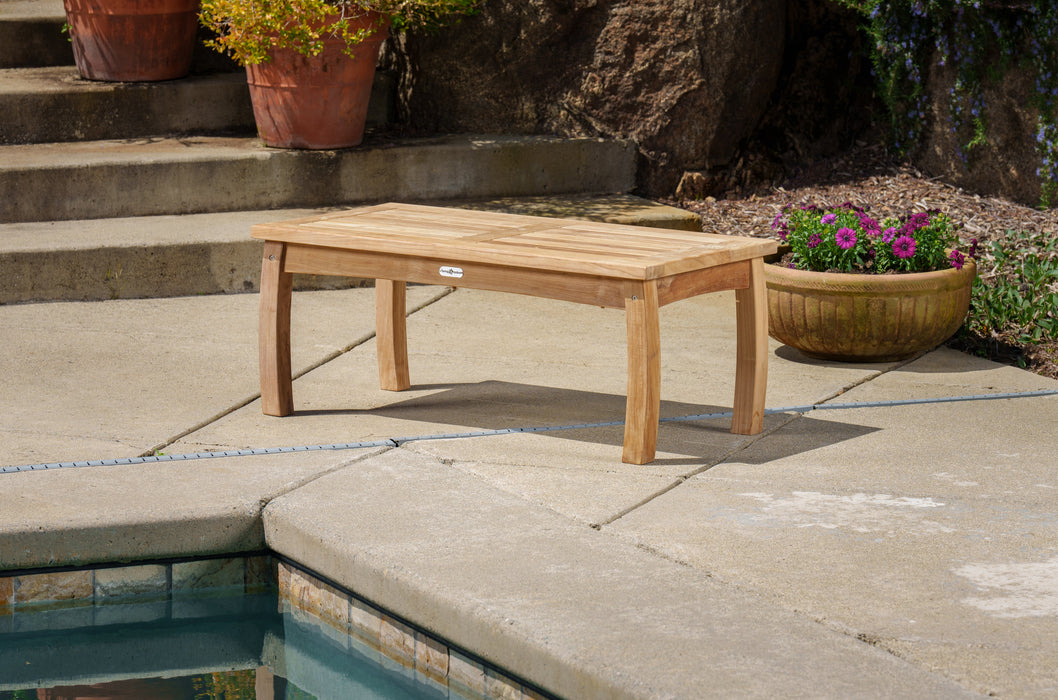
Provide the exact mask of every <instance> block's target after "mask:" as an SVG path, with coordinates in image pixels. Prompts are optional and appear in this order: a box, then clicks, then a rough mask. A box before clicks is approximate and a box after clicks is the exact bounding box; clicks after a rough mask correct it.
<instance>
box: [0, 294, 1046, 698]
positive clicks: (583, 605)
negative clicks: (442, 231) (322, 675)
mask: <svg viewBox="0 0 1058 700" xmlns="http://www.w3.org/2000/svg"><path fill="white" fill-rule="evenodd" d="M372 294H373V292H372V290H371V289H362V288H361V289H348V290H341V291H314V292H295V298H294V311H293V357H294V361H293V364H294V367H295V373H296V374H300V376H299V378H297V379H296V380H295V383H294V392H295V396H294V400H295V407H296V413H295V415H294V416H291V417H288V418H270V417H266V416H263V415H262V414H261V411H260V406H259V403H258V401H257V333H256V321H257V296H256V295H255V294H235V295H217V296H201V297H184V298H172V299H145V300H118V301H107V302H58V303H39V304H20V305H10V306H0V337H2V338H3V339H4V344H5V352H4V353H3V354H2V355H0V396H2V397H3V398H2V400H0V574H11V573H14V572H17V571H19V570H26V569H40V568H47V567H52V566H60V565H64V566H65V565H84V566H90V565H92V564H96V563H100V562H118V561H142V560H150V559H157V558H165V557H182V556H194V555H206V554H215V553H221V552H232V553H235V552H252V551H258V550H261V549H263V548H268V549H271V550H273V551H276V552H279V553H281V554H283V555H284V556H286V557H289V558H290V559H292V560H294V561H296V562H298V563H300V564H302V565H304V566H305V567H306V568H308V569H311V570H313V571H316V572H318V573H320V574H322V575H323V576H325V577H327V578H329V579H331V580H334V581H336V582H338V583H340V584H342V585H343V586H345V587H347V588H349V589H351V590H353V591H355V592H357V593H359V594H360V595H363V596H364V597H366V598H368V599H370V600H372V601H374V602H375V603H377V604H379V605H380V606H382V607H384V608H387V609H389V610H391V611H393V612H394V613H396V614H397V615H400V616H402V617H404V618H407V619H409V620H411V621H413V622H415V623H416V624H417V625H419V626H421V627H422V628H424V629H426V630H428V631H430V632H432V633H433V634H435V635H437V636H439V637H441V638H442V639H444V640H448V641H449V642H451V643H453V644H456V645H459V646H461V647H463V648H465V649H468V650H470V651H472V652H474V653H475V654H478V655H480V656H482V657H484V658H486V659H488V660H489V661H491V662H493V663H495V664H496V665H498V666H500V667H502V668H504V669H507V670H508V671H510V672H511V673H513V674H516V675H518V676H520V677H522V678H525V679H527V680H529V681H532V682H533V683H535V684H537V685H539V686H540V687H542V688H544V689H546V690H548V691H549V692H551V693H554V694H556V695H559V696H564V697H570V698H590V697H628V698H653V697H672V698H677V697H679V698H690V697H775V696H783V697H796V696H811V697H827V698H847V697H872V698H873V697H931V698H932V697H937V698H939V697H975V696H985V695H989V694H995V695H998V696H999V697H1004V698H1037V697H1038V698H1042V697H1054V696H1055V695H1056V694H1058V664H1056V663H1055V659H1056V658H1058V625H1056V624H1055V623H1056V617H1058V520H1056V516H1055V513H1056V512H1058V470H1056V467H1058V456H1056V454H1058V453H1056V451H1055V437H1054V436H1055V432H1056V428H1058V396H1055V395H1044V396H1040V395H1037V396H1020V397H1017V398H1004V399H996V400H982V399H977V400H968V401H957V402H953V401H945V399H949V398H953V397H967V396H977V395H983V394H1008V393H1020V392H1037V391H1055V390H1058V382H1054V381H1052V380H1048V379H1045V378H1042V377H1039V376H1036V375H1033V374H1030V373H1027V372H1024V371H1021V370H1018V369H1015V368H1011V367H1004V366H1000V365H996V364H993V363H990V362H987V361H984V360H980V359H976V358H973V357H970V356H967V355H963V354H960V353H957V352H954V351H951V350H947V349H944V348H941V349H938V350H935V351H933V352H930V353H928V354H926V355H924V356H922V357H920V358H917V359H915V360H913V361H909V362H905V363H889V364H882V365H842V364H829V363H824V362H818V361H814V360H808V359H806V358H804V357H803V356H801V355H799V354H798V353H796V352H795V351H792V350H790V349H789V348H786V347H782V346H778V345H775V344H773V346H772V354H771V356H770V374H769V392H768V406H769V407H774V408H788V409H789V410H785V411H781V412H776V413H772V414H769V415H768V416H767V417H766V420H765V430H764V433H763V434H761V435H759V436H754V437H746V436H738V435H732V434H731V433H729V432H728V423H729V419H728V418H726V417H724V416H722V415H721V416H716V417H707V418H703V419H697V420H674V421H666V422H664V423H663V424H662V426H661V431H660V438H659V446H658V459H657V460H656V461H655V462H654V463H653V464H650V465H646V466H632V465H626V464H622V463H621V462H620V455H621V447H620V445H621V438H622V428H621V426H620V425H612V424H611V425H601V426H598V425H593V424H600V423H613V422H619V421H621V420H622V419H623V416H624V390H625V387H624V381H625V366H624V365H625V357H624V332H625V329H624V318H623V315H622V314H620V313H617V312H612V311H604V310H601V309H594V308H589V307H583V306H577V305H572V304H565V303H561V302H553V301H545V300H537V299H533V298H528V297H516V296H508V295H501V294H489V293H482V292H474V291H467V290H459V291H454V292H453V291H451V290H448V289H443V288H434V287H414V288H411V289H410V290H409V311H410V317H409V320H408V334H409V346H410V356H411V370H412V382H413V384H414V386H413V388H412V389H411V390H409V391H406V392H402V393H388V392H383V391H380V390H379V389H378V385H377V375H376V368H375V357H374V342H373V328H372V324H373V296H372ZM733 306H734V295H733V294H730V293H721V294H714V295H710V296H706V297H699V298H697V299H695V300H690V301H685V302H681V303H679V304H674V305H672V306H669V307H665V308H664V309H663V310H662V316H661V325H662V328H661V338H662V353H663V354H662V368H663V377H662V414H663V416H665V417H666V418H680V417H684V416H700V415H703V414H704V415H711V414H722V413H723V412H725V411H729V410H730V406H731V398H732V391H733V379H734V377H733V374H734V347H733V346H734V336H735V330H734V311H733ZM919 399H929V400H932V399H936V400H937V401H929V402H925V403H906V401H907V400H919ZM863 403H869V404H871V405H866V406H859V407H845V408H838V409H835V410H824V409H823V408H820V409H817V410H808V409H807V408H806V407H808V406H812V405H815V404H823V405H828V404H829V405H833V404H863ZM569 426H581V427H579V428H577V427H573V428H570V427H569ZM537 427H562V428H567V429H562V430H544V431H538V432H536V431H533V432H529V431H521V432H506V433H503V432H501V431H504V430H505V429H522V428H537ZM454 434H464V435H465V436H460V437H456V436H453V435H454ZM466 434H469V435H466ZM439 435H449V436H450V437H446V438H440V439H424V438H434V437H436V436H439ZM336 443H378V445H377V446H373V447H361V448H350V449H342V450H310V451H297V452H283V453H279V454H252V455H249V456H239V457H223V458H215V457H211V458H201V459H195V460H189V461H159V462H147V463H141V464H113V463H109V462H108V463H104V464H102V465H99V466H86V467H63V468H51V469H39V470H30V471H26V470H19V471H8V472H3V470H2V467H4V466H8V467H13V466H16V465H38V464H44V463H55V462H75V461H80V460H112V459H114V458H127V457H136V456H138V455H148V454H153V453H155V452H161V453H164V454H165V455H169V456H172V455H183V454H190V453H205V452H211V453H215V452H218V451H224V450H234V449H251V450H260V449H262V448H280V447H283V448H286V447H296V446H318V445H333V444H336ZM0 602H2V601H0Z"/></svg>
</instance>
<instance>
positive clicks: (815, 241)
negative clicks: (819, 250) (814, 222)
mask: <svg viewBox="0 0 1058 700" xmlns="http://www.w3.org/2000/svg"><path fill="white" fill-rule="evenodd" d="M822 242H823V239H822V238H820V237H819V234H818V233H813V234H812V235H811V236H810V237H809V238H808V247H809V248H815V247H816V246H817V245H819V244H820V243H822Z"/></svg>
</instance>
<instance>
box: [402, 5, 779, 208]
mask: <svg viewBox="0 0 1058 700" xmlns="http://www.w3.org/2000/svg"><path fill="white" fill-rule="evenodd" d="M786 4H787V0H753V2H746V1H745V0H489V1H488V2H487V4H486V6H485V10H484V11H483V12H482V14H480V15H478V16H476V17H472V18H468V19H465V20H463V21H462V22H461V23H460V24H459V25H457V26H455V27H449V28H447V29H445V30H443V31H442V32H440V33H438V34H436V35H433V36H409V37H407V38H406V40H405V42H406V43H405V46H404V47H403V49H404V51H403V52H402V53H405V55H406V58H407V65H406V66H405V67H404V70H403V71H402V74H403V76H402V77H403V80H402V89H401V94H402V103H403V104H402V108H403V110H404V112H405V114H406V118H407V119H408V120H409V121H410V122H411V123H412V124H414V125H415V126H417V127H421V128H424V129H428V130H436V131H447V132H453V131H463V132H481V133H499V132H503V133H560V134H565V135H601V136H609V137H624V138H630V139H633V140H634V141H635V142H636V143H637V144H638V146H639V150H640V154H641V156H642V159H641V163H640V168H639V177H640V189H642V190H643V191H646V192H649V193H654V194H671V193H672V192H673V191H674V189H675V187H676V184H677V183H678V182H679V180H680V177H681V176H682V175H683V173H684V172H685V171H700V170H709V169H712V168H717V167H723V166H726V165H728V164H729V162H730V161H731V159H732V158H733V156H734V155H735V153H736V148H737V146H738V144H739V143H740V141H742V140H743V139H745V138H746V137H748V136H749V135H750V134H751V133H752V132H753V130H754V128H755V127H756V126H757V124H758V123H759V122H760V120H761V117H762V115H763V113H764V110H765V108H766V106H767V104H768V101H769V98H770V97H771V95H772V93H773V91H774V90H775V88H776V84H777V81H778V77H779V74H780V70H781V68H782V63H783V47H784V37H785V24H786Z"/></svg>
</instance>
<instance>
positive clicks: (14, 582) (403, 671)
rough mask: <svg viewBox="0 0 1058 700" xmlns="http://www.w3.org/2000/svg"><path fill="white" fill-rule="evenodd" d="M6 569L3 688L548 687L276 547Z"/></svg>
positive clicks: (144, 693)
mask: <svg viewBox="0 0 1058 700" xmlns="http://www.w3.org/2000/svg"><path fill="white" fill-rule="evenodd" d="M189 572H194V574H193V575H189ZM49 575H50V576H52V578H51V579H48V578H47V577H48V576H49ZM88 579H90V580H91V581H92V585H91V586H90V587H87V586H84V587H83V589H82V590H83V592H85V595H82V596H81V597H76V596H74V595H72V594H70V593H69V592H68V591H69V590H71V589H70V587H69V586H70V585H72V584H71V583H70V582H71V581H73V582H76V581H79V580H88ZM0 580H3V579H0ZM6 580H8V581H10V584H11V585H10V586H8V588H9V589H10V593H9V594H8V597H7V599H6V600H5V599H4V598H3V597H2V596H0V700H29V699H31V698H32V699H35V700H74V699H81V698H152V699H155V700H163V699H164V700H276V699H279V698H291V699H294V698H296V699H299V700H300V699H302V698H304V699H309V698H318V699H319V700H328V699H332V698H333V699H335V700H338V699H341V700H345V699H347V698H371V699H378V700H395V699H398V698H401V699H403V698H423V699H432V698H473V699H476V698H487V697H517V698H541V697H544V696H543V695H541V694H539V693H538V692H535V691H534V690H533V689H529V688H527V687H525V686H524V684H523V683H521V682H519V681H517V680H515V679H512V678H509V677H507V676H505V675H504V674H503V673H502V672H500V671H498V670H497V669H494V668H490V667H489V666H488V665H487V664H486V663H484V662H483V661H481V660H480V659H476V658H474V657H472V656H469V655H466V654H463V653H461V652H460V651H458V650H455V649H450V648H448V647H447V646H445V645H444V644H443V642H441V641H439V640H434V639H432V638H430V637H429V636H428V635H427V634H426V633H425V632H423V631H422V630H416V629H414V628H411V627H410V626H408V625H407V624H406V623H404V622H403V621H400V620H396V619H394V618H392V617H390V616H388V615H387V614H386V613H385V611H381V610H378V609H374V608H372V606H370V604H368V603H366V602H365V601H360V600H358V599H356V598H355V596H352V595H351V594H349V593H347V592H343V591H338V590H336V589H334V588H333V587H332V586H329V585H328V584H327V583H325V582H323V581H320V580H318V579H316V578H314V576H313V575H312V574H311V573H310V572H305V571H303V570H300V569H298V568H296V567H294V566H291V565H290V564H289V563H286V562H280V561H277V560H275V559H274V558H273V557H270V556H263V557H254V558H251V559H242V560H240V559H236V558H227V559H215V560H212V561H206V562H197V561H196V562H166V563H153V564H147V565H137V566H135V567H120V568H113V567H112V568H106V569H100V570H96V571H88V572H84V571H69V572H59V573H56V574H48V573H39V572H38V573H34V574H30V575H23V576H20V577H8V578H7V579H6ZM115 581H124V584H123V585H121V586H114V585H113V584H114V582H115ZM189 581H194V582H195V583H196V584H197V585H188V583H189ZM58 582H65V584H64V585H65V586H66V587H65V588H63V585H61V584H60V583H58ZM108 586H109V588H108ZM49 587H50V588H49ZM48 590H50V591H51V593H47V592H46V591H48ZM57 590H62V591H66V592H65V593H61V594H57V593H56V591H57ZM89 590H90V591H91V595H90V596H89V595H88V594H87V592H88V591H89ZM41 591H45V593H43V594H42V593H41ZM108 591H109V594H108ZM118 591H119V592H120V593H119V594H116V592H118ZM30 595H36V596H37V598H35V599H31V598H30V597H29V596H30ZM49 596H50V597H49Z"/></svg>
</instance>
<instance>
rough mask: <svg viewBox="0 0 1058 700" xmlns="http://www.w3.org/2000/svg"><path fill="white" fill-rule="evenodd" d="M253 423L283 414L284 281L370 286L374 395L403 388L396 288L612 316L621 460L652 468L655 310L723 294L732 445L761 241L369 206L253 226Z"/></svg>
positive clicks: (753, 336) (753, 344) (763, 313)
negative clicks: (256, 261)
mask: <svg viewBox="0 0 1058 700" xmlns="http://www.w3.org/2000/svg"><path fill="white" fill-rule="evenodd" d="M252 236H253V237H254V238H258V239H263V240H264V241H265V246H264V260H263V262H262V266H261V309H260V370H261V402H262V410H263V411H264V413H265V414H267V415H273V416H285V415H289V414H290V413H292V412H293V410H294V401H293V389H292V385H291V371H290V299H291V288H292V278H293V274H294V273H309V274H317V275H348V276H352V277H363V278H373V279H375V280H376V292H375V327H376V335H377V340H378V368H379V381H380V384H381V386H382V388H383V389H387V390H392V391H401V390H403V389H407V388H409V387H410V386H411V380H410V375H409V371H408V349H407V335H406V333H407V331H406V325H405V313H406V311H405V284H406V283H407V282H416V283H425V284H443V285H448V286H453V287H471V288H474V289H486V290H492V291H500V292H515V293H519V294H529V295H533V296H539V297H546V298H550V299H560V300H564V301H572V302H579V303H583V304H592V305H595V306H602V307H609V308H617V309H622V308H623V309H624V310H625V314H626V326H627V335H628V391H627V397H626V413H625V433H624V452H623V460H624V461H625V462H629V463H632V464H645V463H647V462H650V461H652V460H653V459H654V454H655V450H656V445H657V432H658V420H659V418H660V402H661V393H660V383H661V363H660V352H659V350H660V330H659V326H658V308H659V307H660V306H664V305H665V304H669V303H672V302H674V301H679V300H681V299H686V298H689V297H693V296H697V295H699V294H705V293H708V292H715V291H720V290H726V289H733V290H735V299H736V326H737V343H738V344H737V350H736V363H735V398H734V417H733V419H732V423H731V430H732V432H734V433H739V434H743V435H753V434H756V433H759V432H760V431H761V428H762V423H763V416H764V394H765V387H766V384H767V372H768V364H767V363H768V356H767V328H768V322H767V307H766V303H765V291H764V274H763V257H764V256H765V255H769V254H771V253H774V252H775V249H776V244H775V242H774V241H770V240H766V239H759V238H742V237H732V236H721V235H714V234H706V233H697V232H687V231H675V230H669V229H656V228H643V227H639V226H626V225H620V224H607V223H596V222H591V221H580V220H570V219H553V218H544V217H535V216H518V215H513V214H502V213H495V212H483V211H467V210H462V209H450V208H443V207H429V206H418V205H408V204H382V205H378V206H370V207H362V208H357V209H351V210H348V211H340V212H334V213H329V214H324V215H322V216H313V217H310V218H304V219H295V220H292V221H280V222H276V223H269V224H258V225H256V226H254V227H253V232H252Z"/></svg>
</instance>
